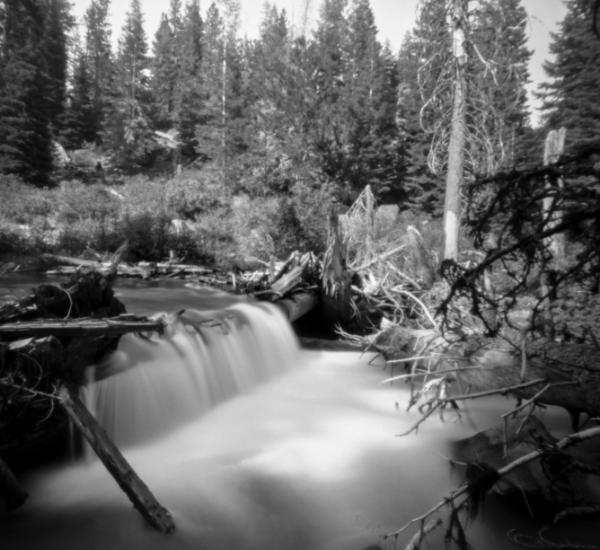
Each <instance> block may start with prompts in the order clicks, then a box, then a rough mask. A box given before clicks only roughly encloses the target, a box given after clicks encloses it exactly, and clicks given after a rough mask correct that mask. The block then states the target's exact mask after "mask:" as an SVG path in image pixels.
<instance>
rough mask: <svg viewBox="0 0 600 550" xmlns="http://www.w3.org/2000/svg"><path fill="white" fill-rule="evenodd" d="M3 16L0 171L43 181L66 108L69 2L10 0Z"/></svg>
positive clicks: (0, 71) (31, 180)
mask: <svg viewBox="0 0 600 550" xmlns="http://www.w3.org/2000/svg"><path fill="white" fill-rule="evenodd" d="M0 17H1V20H0V28H2V41H1V43H0V115H1V116H0V172H2V173H13V174H18V175H20V176H21V177H22V178H24V179H25V180H27V181H29V182H30V183H35V184H38V185H44V184H47V183H48V182H49V176H50V173H51V171H52V138H53V133H54V131H55V130H56V128H58V126H59V125H60V116H61V114H62V112H63V109H64V100H65V78H66V64H67V44H66V42H67V40H66V35H67V32H68V29H69V27H70V25H71V23H72V21H71V18H70V16H69V13H68V4H67V3H66V2H65V1H64V0H56V1H55V2H52V4H51V6H50V7H49V8H48V7H47V6H46V3H45V2H43V1H41V0H35V1H31V2H27V3H22V2H10V3H6V5H5V6H4V9H3V10H2V12H0Z"/></svg>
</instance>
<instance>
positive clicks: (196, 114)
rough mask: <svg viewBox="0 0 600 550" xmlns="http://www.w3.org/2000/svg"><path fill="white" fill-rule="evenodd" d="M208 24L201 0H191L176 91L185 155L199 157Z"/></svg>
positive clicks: (182, 36) (180, 39)
mask: <svg viewBox="0 0 600 550" xmlns="http://www.w3.org/2000/svg"><path fill="white" fill-rule="evenodd" d="M203 40H204V22H203V20H202V16H201V15H200V4H199V2H198V0H190V1H189V2H188V3H187V5H186V8H185V17H184V20H183V24H182V25H181V30H180V31H179V35H178V40H177V44H178V48H179V49H178V58H179V64H178V73H177V79H176V85H175V89H174V113H175V114H174V120H173V122H174V125H175V128H177V132H178V134H179V139H180V141H181V143H182V149H181V153H182V154H183V156H184V157H187V158H191V157H194V156H195V154H196V147H197V145H198V143H197V141H196V126H197V125H198V124H199V123H200V113H201V111H202V102H203V95H202V59H203Z"/></svg>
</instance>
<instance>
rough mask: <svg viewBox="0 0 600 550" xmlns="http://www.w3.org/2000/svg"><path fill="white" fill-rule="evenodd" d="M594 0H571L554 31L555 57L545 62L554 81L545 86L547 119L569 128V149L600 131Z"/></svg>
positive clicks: (598, 50) (599, 73) (599, 57)
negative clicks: (592, 14) (557, 28)
mask: <svg viewBox="0 0 600 550" xmlns="http://www.w3.org/2000/svg"><path fill="white" fill-rule="evenodd" d="M592 8H593V0H569V1H568V3H567V9H568V11H567V14H566V16H565V19H564V20H563V22H562V24H561V26H560V31H559V32H558V33H556V34H553V35H552V44H551V46H550V52H551V53H552V54H554V60H553V61H551V62H548V63H546V64H545V65H544V68H545V70H546V73H547V74H548V76H549V77H550V79H551V80H550V82H548V83H545V84H544V85H543V86H542V93H541V95H542V97H543V99H544V103H543V108H544V111H545V122H546V125H547V126H548V127H549V128H558V127H560V126H564V127H565V128H566V129H567V139H566V150H567V151H573V149H574V148H576V146H581V145H582V144H585V143H586V142H589V141H593V140H597V139H598V135H600V102H599V101H598V90H599V89H600V40H599V39H598V37H597V36H596V35H595V33H594V30H593V28H592V25H590V13H591V10H592Z"/></svg>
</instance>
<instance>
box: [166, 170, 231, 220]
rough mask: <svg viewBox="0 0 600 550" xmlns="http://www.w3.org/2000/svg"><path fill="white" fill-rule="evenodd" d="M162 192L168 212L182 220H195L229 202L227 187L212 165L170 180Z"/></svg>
mask: <svg viewBox="0 0 600 550" xmlns="http://www.w3.org/2000/svg"><path fill="white" fill-rule="evenodd" d="M165 193H166V205H167V208H168V209H169V211H170V212H172V213H173V214H174V217H176V218H183V219H195V218H197V217H198V216H200V215H203V214H207V213H209V212H211V211H214V210H216V209H219V208H221V207H223V206H226V205H228V204H229V203H230V202H231V192H230V188H228V187H227V186H225V185H223V183H222V178H221V175H220V174H219V173H218V171H217V169H216V167H215V166H213V165H209V166H207V167H205V168H203V169H202V170H190V171H187V172H185V173H183V174H182V175H180V176H176V177H174V178H172V179H171V180H169V181H168V182H167V184H166V186H165Z"/></svg>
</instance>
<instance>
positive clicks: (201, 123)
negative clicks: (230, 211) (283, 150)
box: [196, 2, 225, 161]
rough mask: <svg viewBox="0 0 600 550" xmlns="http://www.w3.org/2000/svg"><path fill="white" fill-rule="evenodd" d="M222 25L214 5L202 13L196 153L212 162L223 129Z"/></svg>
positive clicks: (217, 155)
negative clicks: (199, 97)
mask: <svg viewBox="0 0 600 550" xmlns="http://www.w3.org/2000/svg"><path fill="white" fill-rule="evenodd" d="M223 39H224V23H223V19H222V18H221V13H220V11H219V8H218V7H217V5H216V4H215V3H214V2H212V3H211V5H210V6H209V8H208V10H207V12H206V19H205V24H204V35H203V41H202V51H203V52H204V55H203V57H202V70H201V73H202V88H201V93H202V104H201V109H200V112H199V113H198V116H199V120H198V125H197V127H196V144H197V145H196V152H197V154H198V155H199V157H200V159H201V160H204V161H216V160H217V159H219V158H220V155H221V144H222V136H223V132H224V128H223V127H222V118H221V89H222V66H223V59H224V53H225V51H224V44H223Z"/></svg>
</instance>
